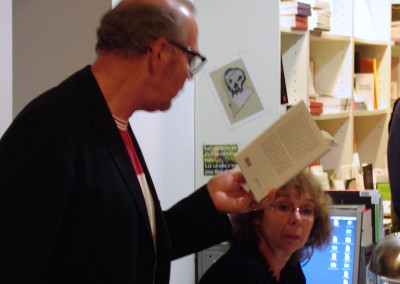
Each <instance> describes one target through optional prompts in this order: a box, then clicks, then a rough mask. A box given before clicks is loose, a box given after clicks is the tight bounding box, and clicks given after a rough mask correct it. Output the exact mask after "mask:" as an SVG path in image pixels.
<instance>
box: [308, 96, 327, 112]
mask: <svg viewBox="0 0 400 284" xmlns="http://www.w3.org/2000/svg"><path fill="white" fill-rule="evenodd" d="M308 101H309V106H310V113H311V114H312V115H320V114H322V113H323V106H324V104H323V103H321V102H317V101H316V100H315V98H312V97H310V98H309V100H308Z"/></svg>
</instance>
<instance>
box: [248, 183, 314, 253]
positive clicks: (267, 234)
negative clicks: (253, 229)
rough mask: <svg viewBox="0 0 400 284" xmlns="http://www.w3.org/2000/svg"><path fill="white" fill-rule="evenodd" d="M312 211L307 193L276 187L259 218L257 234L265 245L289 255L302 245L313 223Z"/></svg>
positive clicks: (312, 206) (311, 200)
mask: <svg viewBox="0 0 400 284" xmlns="http://www.w3.org/2000/svg"><path fill="white" fill-rule="evenodd" d="M314 211H315V205H314V201H313V199H312V198H311V196H310V195H309V194H308V193H303V194H301V195H299V193H298V192H297V190H296V189H294V188H291V187H289V188H287V189H281V190H278V192H277V193H276V196H275V199H274V201H273V202H272V204H271V205H270V206H268V207H267V208H265V209H264V212H263V214H262V216H261V218H260V219H259V224H258V225H259V230H260V238H261V239H262V242H264V243H265V245H266V249H267V250H268V251H270V252H271V253H273V254H276V253H284V254H285V255H287V256H291V255H292V254H293V253H294V252H295V251H296V250H298V249H300V248H302V247H303V246H304V244H305V243H306V241H307V239H308V237H309V235H310V232H311V229H312V226H313V224H314ZM256 222H257V221H256ZM257 223H258V222H257Z"/></svg>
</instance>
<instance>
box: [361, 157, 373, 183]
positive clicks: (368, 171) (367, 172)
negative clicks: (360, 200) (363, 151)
mask: <svg viewBox="0 0 400 284" xmlns="http://www.w3.org/2000/svg"><path fill="white" fill-rule="evenodd" d="M361 166H362V171H363V177H364V188H365V189H374V178H373V174H372V164H369V163H364V164H362V165H361Z"/></svg>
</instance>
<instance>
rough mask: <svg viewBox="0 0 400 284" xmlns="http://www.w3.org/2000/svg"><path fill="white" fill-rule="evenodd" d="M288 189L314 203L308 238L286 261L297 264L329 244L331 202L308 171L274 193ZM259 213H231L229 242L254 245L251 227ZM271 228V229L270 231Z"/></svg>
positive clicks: (256, 239) (255, 233)
mask: <svg viewBox="0 0 400 284" xmlns="http://www.w3.org/2000/svg"><path fill="white" fill-rule="evenodd" d="M288 188H294V189H295V190H296V191H297V192H298V193H299V194H303V193H307V194H309V195H311V197H312V198H313V201H314V204H315V211H316V215H315V218H314V224H313V227H312V229H311V232H310V236H309V237H308V240H307V242H306V244H305V245H304V247H302V248H301V249H299V250H297V251H296V252H295V253H293V255H292V257H291V259H290V260H289V261H291V262H292V261H293V262H297V261H300V262H301V261H303V260H306V259H309V258H310V257H311V256H312V253H313V251H314V248H320V247H322V246H323V245H325V244H328V243H329V240H330V237H331V233H332V225H331V222H330V218H329V217H330V214H329V206H330V205H332V199H331V198H330V196H329V195H328V194H327V193H325V192H324V191H323V190H322V187H321V184H320V182H319V181H318V180H317V179H316V178H315V177H314V176H313V174H312V173H310V172H308V171H303V172H301V173H300V174H299V175H297V176H296V177H295V178H293V179H292V180H291V181H289V182H288V183H287V184H285V185H284V186H283V187H281V188H280V189H278V191H280V190H286V189H288ZM262 214H263V210H259V211H251V212H248V213H245V214H232V215H231V221H232V226H233V231H234V239H233V242H248V241H251V242H253V243H255V244H256V245H258V244H259V238H258V234H257V232H258V226H257V225H255V222H254V220H255V219H259V218H261V215H262ZM271 229H272V230H273V229H274V228H271Z"/></svg>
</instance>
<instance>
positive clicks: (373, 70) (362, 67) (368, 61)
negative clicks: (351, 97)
mask: <svg viewBox="0 0 400 284" xmlns="http://www.w3.org/2000/svg"><path fill="white" fill-rule="evenodd" d="M358 64H359V66H358V70H359V71H360V72H359V73H370V74H373V75H374V101H373V102H374V104H373V109H378V108H379V101H378V85H377V66H376V65H377V63H376V58H359V59H358ZM356 83H357V82H355V84H356ZM355 87H356V86H355Z"/></svg>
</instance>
